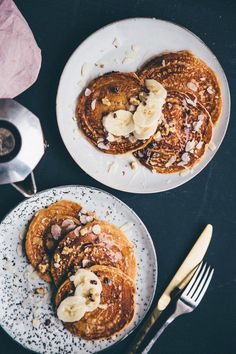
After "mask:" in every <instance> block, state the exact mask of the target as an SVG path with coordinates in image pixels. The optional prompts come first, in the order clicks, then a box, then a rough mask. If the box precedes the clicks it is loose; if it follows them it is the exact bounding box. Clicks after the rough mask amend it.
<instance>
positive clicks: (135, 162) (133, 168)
mask: <svg viewBox="0 0 236 354" xmlns="http://www.w3.org/2000/svg"><path fill="white" fill-rule="evenodd" d="M130 167H131V169H132V170H136V169H137V168H138V163H137V161H132V162H130Z"/></svg>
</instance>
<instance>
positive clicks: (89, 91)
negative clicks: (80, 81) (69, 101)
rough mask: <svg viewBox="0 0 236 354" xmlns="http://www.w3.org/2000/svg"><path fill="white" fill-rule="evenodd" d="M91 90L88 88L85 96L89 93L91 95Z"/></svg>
mask: <svg viewBox="0 0 236 354" xmlns="http://www.w3.org/2000/svg"><path fill="white" fill-rule="evenodd" d="M91 92H92V91H91V90H90V89H89V88H86V90H85V92H84V94H85V96H89V95H91Z"/></svg>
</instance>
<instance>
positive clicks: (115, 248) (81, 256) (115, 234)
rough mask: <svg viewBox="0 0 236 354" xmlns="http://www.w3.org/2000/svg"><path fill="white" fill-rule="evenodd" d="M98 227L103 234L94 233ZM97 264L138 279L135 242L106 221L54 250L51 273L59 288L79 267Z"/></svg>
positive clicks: (86, 228) (88, 227)
mask: <svg viewBox="0 0 236 354" xmlns="http://www.w3.org/2000/svg"><path fill="white" fill-rule="evenodd" d="M94 226H95V229H94ZM97 226H99V228H100V232H99V233H98V232H97V233H94V232H93V230H94V231H95V232H96V227H97ZM94 264H101V265H107V266H113V267H117V268H119V269H120V270H122V271H123V272H124V273H126V274H127V275H128V276H130V277H131V278H132V279H135V277H136V260H135V256H134V251H133V245H132V243H131V242H129V241H128V239H127V237H126V235H125V234H124V233H123V232H122V231H121V230H120V229H119V228H117V227H116V226H114V225H111V224H109V223H107V222H105V221H98V220H96V221H93V222H91V223H88V224H87V225H86V226H84V227H83V228H82V229H81V230H79V231H78V229H75V230H74V231H72V232H70V233H69V234H68V235H67V236H65V238H64V239H63V240H62V241H61V242H60V243H59V245H58V247H57V249H56V250H55V253H54V257H53V260H52V262H51V274H52V277H53V279H54V282H55V284H56V285H57V286H58V285H59V284H61V283H62V281H64V280H65V278H66V277H67V275H68V272H69V273H70V274H73V273H74V272H75V271H76V270H77V269H79V268H87V267H90V266H91V265H94Z"/></svg>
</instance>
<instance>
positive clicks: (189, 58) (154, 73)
mask: <svg viewBox="0 0 236 354" xmlns="http://www.w3.org/2000/svg"><path fill="white" fill-rule="evenodd" d="M137 74H138V75H139V77H140V78H141V79H142V80H145V79H155V80H157V81H158V82H160V83H161V84H162V85H163V86H164V87H165V88H166V89H167V90H176V91H181V92H190V93H192V94H194V95H196V97H197V99H198V100H199V102H200V103H202V104H203V106H204V107H205V108H206V109H207V110H208V112H209V113H210V115H211V118H212V122H213V123H214V124H216V122H217V121H218V119H219V116H220V113H221V105H222V102H221V90H220V84H219V81H218V79H217V77H216V75H215V73H214V72H213V70H212V69H210V68H209V67H208V66H207V64H206V63H204V62H203V61H202V60H201V59H199V58H198V57H197V56H195V55H193V54H192V53H191V52H189V51H186V50H183V51H179V52H170V53H163V54H160V55H158V56H156V57H155V58H153V59H151V60H149V61H148V62H147V63H146V64H144V65H143V66H142V67H141V69H140V70H139V71H138V73H137Z"/></svg>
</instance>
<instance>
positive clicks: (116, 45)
mask: <svg viewBox="0 0 236 354" xmlns="http://www.w3.org/2000/svg"><path fill="white" fill-rule="evenodd" d="M112 45H113V46H114V47H115V48H118V47H119V46H120V43H119V41H118V39H117V38H116V37H115V38H114V40H113V42H112Z"/></svg>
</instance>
